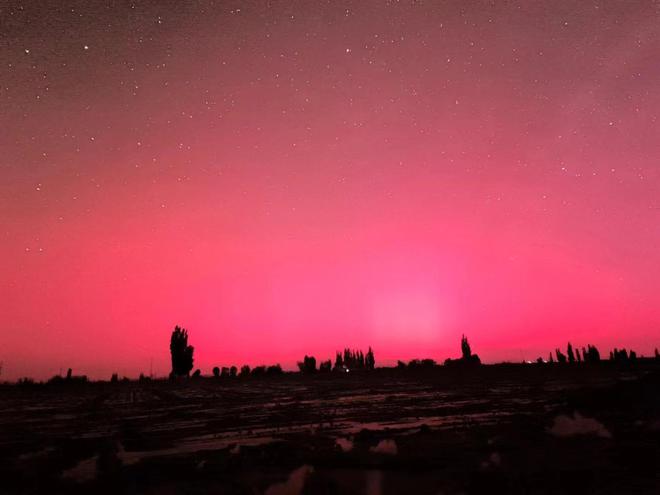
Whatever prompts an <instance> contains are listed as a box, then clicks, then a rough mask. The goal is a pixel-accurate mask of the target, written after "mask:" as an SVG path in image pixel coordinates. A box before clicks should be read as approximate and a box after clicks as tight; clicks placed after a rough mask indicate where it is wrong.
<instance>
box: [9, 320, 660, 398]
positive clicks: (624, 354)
mask: <svg viewBox="0 0 660 495" xmlns="http://www.w3.org/2000/svg"><path fill="white" fill-rule="evenodd" d="M194 351H195V348H194V347H193V346H192V345H189V344H188V331H187V330H186V329H185V328H182V327H180V326H178V325H177V326H175V328H174V330H173V331H172V334H171V337H170V355H171V359H172V371H171V372H170V374H169V376H168V377H164V376H161V377H154V376H153V375H151V374H150V375H145V374H144V373H140V375H139V377H138V378H137V381H139V382H144V381H150V380H166V379H169V380H175V381H181V380H182V379H183V380H185V379H200V378H214V379H236V378H240V379H245V378H248V377H257V378H259V377H266V376H277V375H283V374H288V375H291V374H302V375H313V374H325V373H349V372H353V373H355V372H358V373H360V372H372V371H376V370H413V371H414V370H430V369H441V368H445V369H459V370H469V369H474V368H476V367H480V366H489V367H498V366H499V367H501V366H517V365H523V366H524V365H573V366H574V365H581V364H589V365H594V364H601V363H603V364H605V363H607V364H613V365H619V366H634V365H635V364H636V363H637V362H638V361H639V360H655V361H660V351H658V348H655V350H654V356H652V357H645V356H638V355H637V353H636V352H635V351H634V350H632V349H630V350H628V349H625V348H621V349H619V348H614V349H612V350H610V351H609V356H608V359H604V358H601V354H600V351H599V350H598V348H597V347H596V346H595V345H592V344H587V346H586V347H585V346H582V347H573V345H572V344H571V342H568V344H567V345H566V352H565V353H564V352H563V351H562V350H561V349H560V348H559V347H557V348H555V350H554V352H550V353H549V355H548V359H543V358H542V357H538V358H537V359H536V360H535V361H528V360H523V361H521V362H511V361H503V362H496V363H488V364H486V363H482V362H481V359H480V358H479V356H478V355H477V354H474V353H473V352H472V349H471V346H470V343H469V341H468V338H467V337H466V336H465V335H463V336H462V337H461V357H460V358H456V359H452V358H447V359H445V361H444V362H443V363H442V364H439V363H438V362H437V361H435V360H434V359H431V358H423V359H419V358H414V359H410V360H409V361H408V362H405V361H401V360H398V361H397V363H396V365H393V366H380V367H376V359H375V354H374V351H373V349H372V348H371V346H369V348H368V350H367V352H366V353H364V352H363V351H362V350H360V349H350V348H348V347H347V348H345V349H344V350H343V351H337V352H336V354H335V359H334V364H333V361H332V359H327V360H324V361H320V362H319V365H318V367H317V360H316V358H315V357H314V356H311V355H310V356H308V355H305V356H304V358H303V360H302V361H299V362H298V363H297V367H298V371H297V372H296V371H295V370H294V371H285V370H284V369H283V368H282V366H281V365H280V364H279V363H275V364H271V365H266V364H262V365H258V366H254V367H252V368H251V367H250V366H249V365H247V364H245V365H242V366H241V367H240V369H239V368H238V367H237V366H235V365H230V366H222V367H220V366H214V367H213V369H212V370H211V374H210V375H208V374H207V375H204V374H202V370H201V369H199V368H197V369H196V370H195V371H194V372H192V370H193V367H194ZM191 372H192V373H191ZM1 373H2V362H0V374H1ZM107 381H108V380H103V379H101V380H90V379H88V377H87V376H86V375H74V374H73V370H72V369H71V368H68V370H67V373H66V375H65V376H62V375H61V373H60V374H58V375H54V376H53V377H51V378H50V379H48V380H46V381H35V380H33V379H32V378H30V377H21V378H19V379H17V380H16V381H15V382H10V381H4V382H0V384H3V385H8V384H9V385H13V384H16V385H23V386H25V385H49V384H64V383H67V384H81V383H106V382H107ZM130 381H135V380H131V379H130V378H129V377H127V376H123V377H122V378H121V379H120V378H119V375H118V374H117V373H113V374H112V376H111V377H110V380H109V382H110V383H118V382H130Z"/></svg>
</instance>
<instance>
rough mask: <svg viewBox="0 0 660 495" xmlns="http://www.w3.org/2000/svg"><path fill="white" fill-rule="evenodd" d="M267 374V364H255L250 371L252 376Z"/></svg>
mask: <svg viewBox="0 0 660 495" xmlns="http://www.w3.org/2000/svg"><path fill="white" fill-rule="evenodd" d="M265 374H266V367H265V366H263V365H262V366H255V367H254V368H253V369H252V371H251V372H250V375H251V376H263V375H265Z"/></svg>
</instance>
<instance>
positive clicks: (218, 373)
mask: <svg viewBox="0 0 660 495" xmlns="http://www.w3.org/2000/svg"><path fill="white" fill-rule="evenodd" d="M213 376H214V377H216V378H220V368H218V367H217V366H214V367H213Z"/></svg>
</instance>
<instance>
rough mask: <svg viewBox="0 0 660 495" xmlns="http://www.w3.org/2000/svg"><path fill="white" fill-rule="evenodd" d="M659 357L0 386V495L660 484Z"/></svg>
mask: <svg viewBox="0 0 660 495" xmlns="http://www.w3.org/2000/svg"><path fill="white" fill-rule="evenodd" d="M659 373H660V366H658V363H657V362H653V361H647V362H640V363H639V364H638V366H637V367H635V368H633V369H621V368H617V367H615V366H612V365H611V364H610V363H601V364H600V365H596V364H593V365H582V366H559V365H553V366H550V365H500V366H482V367H481V368H479V369H475V370H471V371H460V370H450V369H443V368H436V369H432V370H426V371H423V370H416V371H412V370H407V371H399V370H388V369H382V370H376V371H374V372H370V373H362V374H359V373H346V374H341V373H339V374H335V373H332V374H325V375H320V374H319V375H315V376H303V375H300V374H286V375H283V376H273V377H263V378H247V379H244V380H243V379H210V378H202V379H198V380H188V381H185V382H180V383H170V382H168V381H153V382H141V383H140V382H130V383H113V384H110V383H92V384H66V383H63V384H55V385H51V386H22V387H21V386H2V387H0V493H3V494H4V493H8V494H13V493H49V494H57V493H113V494H118V493H135V494H142V493H145V494H156V493H157V494H170V493H186V494H195V493H213V494H219V495H221V494H225V493H232V494H259V493H266V494H269V495H276V494H277V495H281V494H299V493H300V494H303V493H304V494H307V493H310V494H331V493H348V494H353V493H355V494H369V495H378V494H383V495H386V494H393V493H406V494H427V493H428V494H439V493H445V494H451V493H580V494H590V493H617V494H621V493H660V374H659Z"/></svg>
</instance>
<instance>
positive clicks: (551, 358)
mask: <svg viewBox="0 0 660 495" xmlns="http://www.w3.org/2000/svg"><path fill="white" fill-rule="evenodd" d="M548 362H549V363H554V362H555V358H553V357H552V353H550V356H549V357H548Z"/></svg>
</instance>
